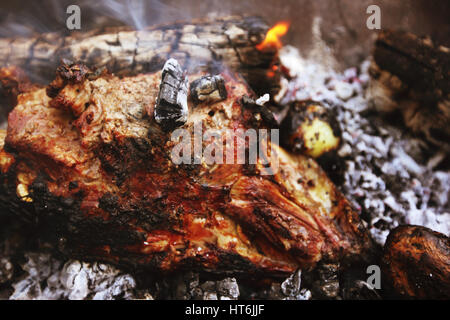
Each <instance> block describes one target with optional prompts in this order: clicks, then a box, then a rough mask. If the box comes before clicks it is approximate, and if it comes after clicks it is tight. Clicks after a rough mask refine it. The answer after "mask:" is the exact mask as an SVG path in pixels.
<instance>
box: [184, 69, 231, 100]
mask: <svg viewBox="0 0 450 320" xmlns="http://www.w3.org/2000/svg"><path fill="white" fill-rule="evenodd" d="M190 93H191V97H192V100H193V101H194V102H195V103H196V104H199V103H202V102H206V103H214V102H218V101H222V100H225V99H226V98H227V89H226V88H225V80H224V79H223V77H222V76H220V75H215V76H205V77H201V78H200V79H197V80H195V81H192V83H191V88H190Z"/></svg>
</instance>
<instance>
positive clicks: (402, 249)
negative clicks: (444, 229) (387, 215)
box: [382, 225, 450, 299]
mask: <svg viewBox="0 0 450 320" xmlns="http://www.w3.org/2000/svg"><path fill="white" fill-rule="evenodd" d="M382 273H383V277H382V281H383V288H384V289H385V290H386V291H387V292H388V295H389V296H390V297H392V298H406V299H450V238H449V237H447V236H446V235H444V234H442V233H439V232H435V231H432V230H430V229H428V228H425V227H421V226H410V225H405V226H400V227H397V228H396V229H394V230H392V231H391V233H390V234H389V236H388V239H387V241H386V244H385V247H384V254H383V264H382Z"/></svg>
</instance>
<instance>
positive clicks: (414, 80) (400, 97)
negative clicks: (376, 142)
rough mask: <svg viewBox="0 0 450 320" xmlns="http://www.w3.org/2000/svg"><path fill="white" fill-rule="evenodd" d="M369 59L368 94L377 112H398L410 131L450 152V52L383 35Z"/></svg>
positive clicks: (399, 36)
mask: <svg viewBox="0 0 450 320" xmlns="http://www.w3.org/2000/svg"><path fill="white" fill-rule="evenodd" d="M373 58H374V63H373V64H372V66H371V70H370V73H371V76H372V78H373V81H372V83H371V88H370V90H369V95H370V96H371V99H372V101H373V103H374V105H375V106H376V108H377V109H378V110H380V111H383V112H391V111H394V110H399V111H400V113H401V114H402V116H403V119H404V122H405V124H406V126H408V127H409V128H410V129H411V130H412V131H413V132H415V133H417V134H419V135H421V136H424V137H425V138H426V139H427V140H428V141H430V142H431V143H433V144H435V145H444V148H446V149H447V150H450V144H448V141H450V49H449V48H446V47H444V46H440V45H438V44H436V43H433V41H432V40H431V39H429V38H420V37H418V36H416V35H413V34H411V33H406V32H400V31H382V32H381V33H380V34H379V36H378V39H377V41H376V43H375V49H374V53H373Z"/></svg>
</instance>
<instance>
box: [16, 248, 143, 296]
mask: <svg viewBox="0 0 450 320" xmlns="http://www.w3.org/2000/svg"><path fill="white" fill-rule="evenodd" d="M25 258H26V259H27V261H26V262H25V263H24V264H23V265H22V269H23V271H24V272H25V275H24V276H22V279H18V280H17V282H15V283H13V284H12V287H13V288H14V292H13V293H12V295H11V296H10V299H12V300H43V299H45V300H56V299H70V300H81V299H93V300H111V299H132V298H135V295H134V289H135V287H136V282H135V280H134V278H133V277H132V276H131V275H129V274H124V273H122V272H121V271H120V270H119V269H117V268H115V267H113V266H111V265H107V264H102V263H97V262H95V263H86V262H80V261H78V260H69V261H67V262H66V263H65V264H63V263H61V261H59V260H58V259H56V258H54V257H52V256H51V255H50V254H48V253H35V252H33V253H26V254H25Z"/></svg>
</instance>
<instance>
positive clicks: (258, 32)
mask: <svg viewBox="0 0 450 320" xmlns="http://www.w3.org/2000/svg"><path fill="white" fill-rule="evenodd" d="M268 30H269V27H268V25H267V24H266V23H265V22H264V21H263V20H262V19H261V18H258V17H238V16H232V17H226V18H219V19H214V20H196V21H192V22H187V23H175V24H172V25H163V26H156V27H153V28H150V29H146V30H140V31H131V30H124V29H123V28H122V29H117V30H114V29H112V30H106V31H105V30H97V31H93V32H90V33H85V34H81V33H77V34H73V35H70V36H66V37H64V36H61V35H58V34H55V33H51V34H42V35H40V36H38V37H36V38H16V39H0V66H8V65H11V66H12V65H14V66H17V67H20V68H22V69H23V70H26V72H27V73H28V74H29V75H30V77H31V78H32V79H43V80H44V81H49V80H51V79H52V78H53V77H54V70H55V69H56V67H58V63H59V61H60V60H61V59H68V60H71V61H74V62H81V63H84V64H86V65H88V66H91V67H96V68H100V67H106V68H107V69H108V70H109V71H110V72H113V73H115V74H117V75H119V76H126V75H136V74H139V73H145V72H155V71H158V70H161V68H162V67H163V65H164V63H165V62H166V61H167V60H168V59H169V58H170V57H173V58H176V59H177V60H178V61H179V62H180V64H181V66H182V67H183V68H184V69H186V70H187V71H188V72H189V73H192V72H196V71H208V72H214V73H216V72H217V71H220V68H221V65H222V64H223V65H225V66H227V67H228V68H230V69H231V70H233V71H238V72H239V73H240V74H241V75H243V77H244V78H245V79H246V80H247V81H248V83H249V84H250V86H251V87H252V89H253V90H255V91H256V92H257V93H258V94H264V93H271V94H275V93H276V92H277V91H278V89H279V84H278V81H277V80H279V75H280V74H279V71H277V70H275V71H274V70H273V66H276V65H278V64H279V61H278V56H277V54H278V50H277V48H273V47H269V48H263V49H261V50H259V49H257V48H256V46H257V45H258V44H260V43H261V42H262V41H263V40H264V38H265V35H266V32H267V31H268ZM268 71H270V76H269V75H268V74H267V73H268Z"/></svg>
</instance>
